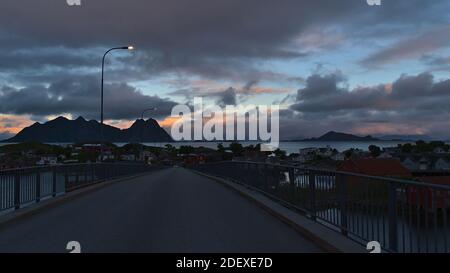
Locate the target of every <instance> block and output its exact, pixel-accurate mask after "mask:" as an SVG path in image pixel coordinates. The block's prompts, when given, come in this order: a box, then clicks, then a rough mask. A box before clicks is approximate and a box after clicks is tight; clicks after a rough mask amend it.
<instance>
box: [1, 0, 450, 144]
mask: <svg viewBox="0 0 450 273" xmlns="http://www.w3.org/2000/svg"><path fill="white" fill-rule="evenodd" d="M449 22H450V1H448V0H432V1H430V0H383V1H382V6H380V7H371V6H368V5H367V3H366V1H365V0H340V1H329V0H82V6H80V7H70V6H68V5H67V4H66V1H65V0H2V1H1V3H0V139H1V138H6V137H8V136H10V135H11V134H14V133H16V132H17V131H19V130H20V129H21V128H23V127H24V126H28V125H30V124H32V123H34V122H36V121H39V122H43V121H46V120H48V119H52V118H54V117H56V116H60V115H64V116H66V117H71V118H77V117H78V116H83V117H85V118H87V119H98V118H99V103H100V76H101V75H100V72H101V58H102V55H103V53H104V51H105V50H106V49H108V48H110V47H114V46H121V45H128V44H133V45H134V46H135V47H136V50H135V51H133V52H127V51H124V52H118V51H116V52H114V53H112V54H111V55H109V56H108V61H107V70H106V72H105V73H106V74H105V75H106V76H105V80H106V83H105V95H106V99H105V116H106V118H107V120H108V123H109V124H113V125H116V126H120V127H127V126H128V125H129V124H130V122H132V121H133V120H135V119H136V118H138V117H139V116H140V113H141V111H142V109H145V108H149V107H154V106H156V107H158V110H157V111H156V112H154V113H152V116H153V117H155V118H157V119H158V121H160V123H161V124H162V125H164V126H166V127H168V126H170V123H171V119H169V118H167V117H168V116H169V115H170V111H171V109H172V107H173V106H174V105H176V104H179V103H190V102H191V101H192V98H193V97H194V96H203V97H204V98H205V100H206V101H207V102H210V103H217V104H274V103H276V104H280V105H281V107H282V109H283V111H282V117H281V137H282V138H284V139H290V138H298V137H310V136H316V135H320V134H322V133H325V132H327V131H329V130H338V131H344V132H349V133H355V134H375V135H376V134H427V135H431V136H434V137H440V138H450V24H449Z"/></svg>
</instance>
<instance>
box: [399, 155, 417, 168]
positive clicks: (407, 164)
mask: <svg viewBox="0 0 450 273" xmlns="http://www.w3.org/2000/svg"><path fill="white" fill-rule="evenodd" d="M402 165H403V166H404V167H405V168H407V169H408V170H410V171H411V170H417V169H419V164H418V163H417V162H416V161H415V160H414V159H413V158H411V157H407V158H406V159H404V160H403V161H402Z"/></svg>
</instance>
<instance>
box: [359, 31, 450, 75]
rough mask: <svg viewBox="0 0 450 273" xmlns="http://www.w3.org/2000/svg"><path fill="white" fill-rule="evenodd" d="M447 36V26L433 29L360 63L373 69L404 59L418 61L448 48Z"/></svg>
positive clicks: (449, 43)
mask: <svg viewBox="0 0 450 273" xmlns="http://www.w3.org/2000/svg"><path fill="white" fill-rule="evenodd" d="M449 36H450V27H448V26H447V27H444V28H439V29H433V30H431V31H428V32H425V33H422V34H420V35H418V36H416V37H413V38H408V39H404V40H401V41H398V42H395V43H394V44H392V45H391V46H388V47H387V48H385V49H382V50H380V51H378V52H376V53H374V54H372V55H370V56H368V57H367V58H365V59H364V60H363V61H362V62H361V63H362V64H363V65H365V66H368V67H374V66H381V65H385V64H391V63H396V62H399V61H402V60H406V59H413V58H416V59H418V58H420V57H422V56H423V55H425V54H428V53H432V52H434V51H436V50H438V49H441V48H446V47H450V40H449V39H448V37H449Z"/></svg>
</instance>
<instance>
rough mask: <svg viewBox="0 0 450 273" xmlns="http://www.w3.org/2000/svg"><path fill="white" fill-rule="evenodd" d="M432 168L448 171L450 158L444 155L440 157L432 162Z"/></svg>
mask: <svg viewBox="0 0 450 273" xmlns="http://www.w3.org/2000/svg"><path fill="white" fill-rule="evenodd" d="M433 167H434V170H437V171H448V170H450V160H449V159H448V158H445V157H440V158H439V159H437V160H436V161H435V162H434V166H433Z"/></svg>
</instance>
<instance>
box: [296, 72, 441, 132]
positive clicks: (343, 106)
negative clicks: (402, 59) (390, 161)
mask: <svg viewBox="0 0 450 273" xmlns="http://www.w3.org/2000/svg"><path fill="white" fill-rule="evenodd" d="M449 90H450V80H441V81H435V80H434V77H433V76H432V75H431V74H429V73H422V74H419V75H414V76H408V75H402V76H400V77H399V78H398V79H397V80H396V81H395V82H393V83H392V84H379V85H375V86H367V87H356V88H353V89H350V88H349V87H348V86H347V85H346V80H345V77H344V76H343V75H342V74H340V73H332V74H325V75H320V74H315V75H311V76H310V77H308V78H307V80H306V86H305V88H302V89H300V90H298V92H297V101H296V103H294V104H292V105H291V106H290V109H291V110H293V111H295V112H297V113H298V117H299V118H301V119H302V120H306V121H309V122H311V123H314V122H317V123H316V124H317V125H318V126H319V124H322V125H324V124H328V126H329V127H328V128H335V127H336V125H338V124H339V126H342V127H341V128H343V129H344V128H349V127H351V130H353V131H358V130H359V131H362V129H361V128H363V127H364V128H366V130H365V131H366V132H367V131H368V129H367V128H370V126H372V128H373V131H377V130H378V131H377V133H379V130H381V129H382V128H385V129H386V130H388V129H389V130H390V131H392V132H395V131H393V128H395V127H396V126H397V128H399V130H400V128H410V129H411V128H415V129H416V130H415V132H417V131H429V132H439V133H440V134H442V132H443V131H444V130H443V128H442V126H443V125H442V122H443V120H450V109H449V108H448V105H450V91H449ZM369 125H370V126H369ZM447 126H448V125H447ZM319 127H320V126H319ZM322 128H323V127H322ZM338 128H339V127H338ZM358 128H359V129H358ZM447 136H448V133H447Z"/></svg>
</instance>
